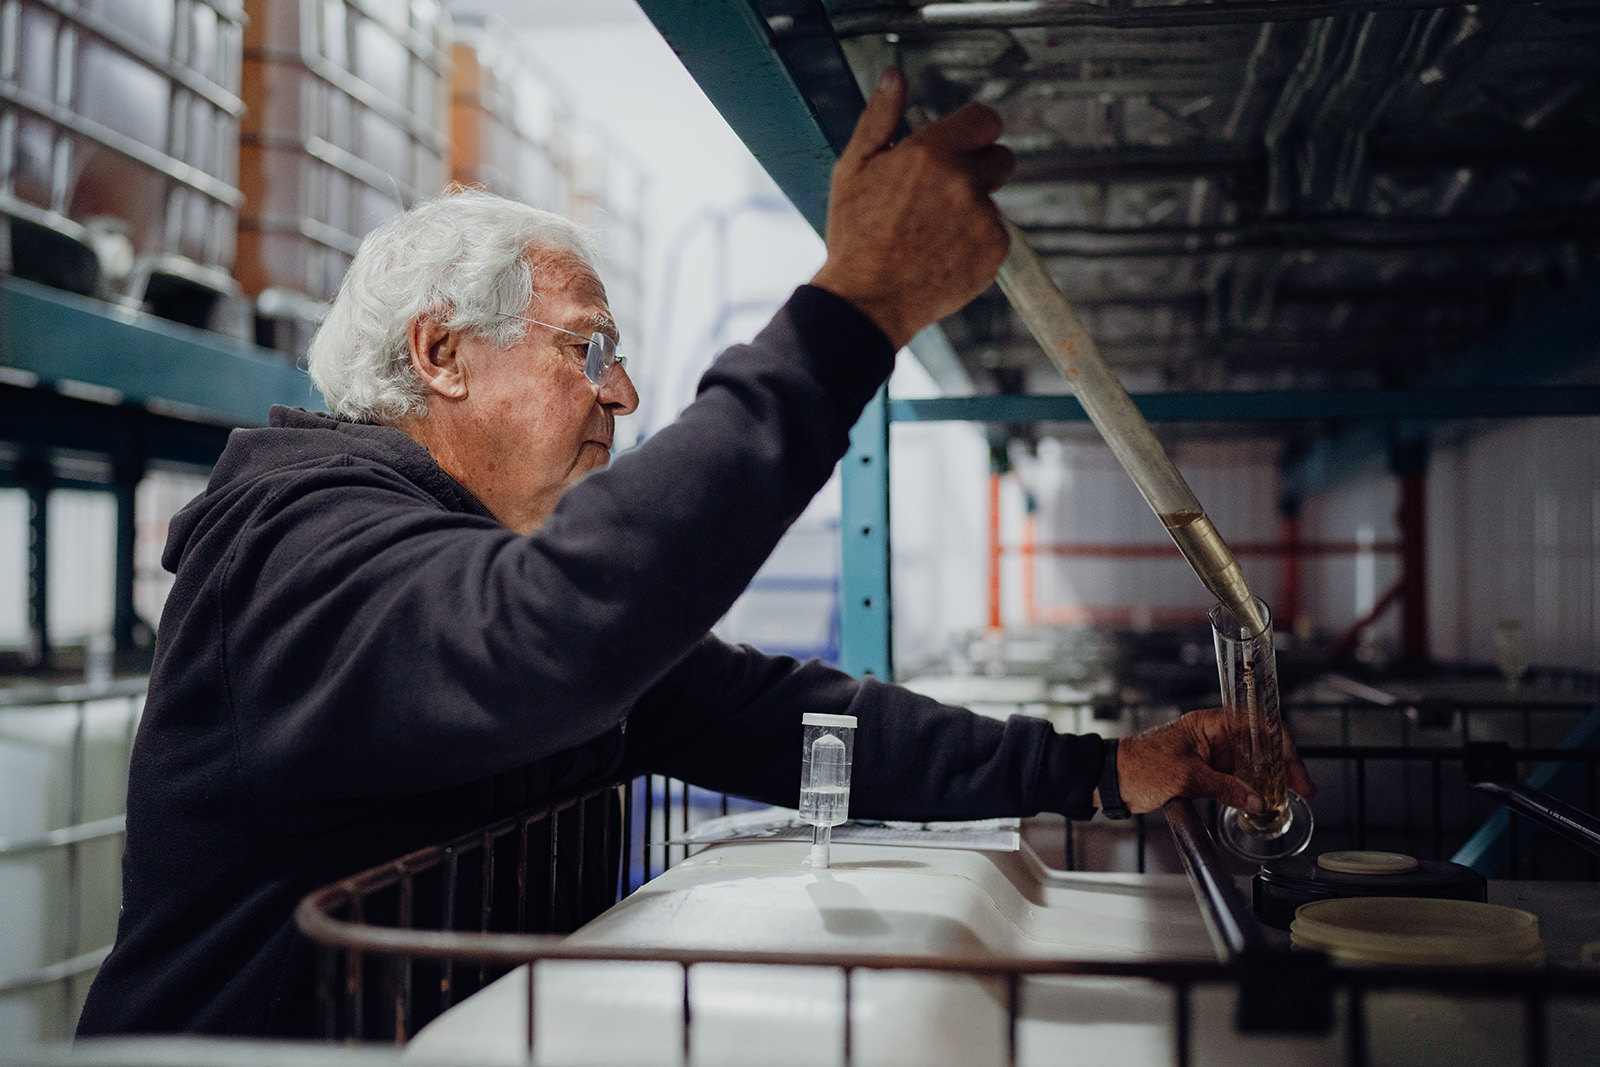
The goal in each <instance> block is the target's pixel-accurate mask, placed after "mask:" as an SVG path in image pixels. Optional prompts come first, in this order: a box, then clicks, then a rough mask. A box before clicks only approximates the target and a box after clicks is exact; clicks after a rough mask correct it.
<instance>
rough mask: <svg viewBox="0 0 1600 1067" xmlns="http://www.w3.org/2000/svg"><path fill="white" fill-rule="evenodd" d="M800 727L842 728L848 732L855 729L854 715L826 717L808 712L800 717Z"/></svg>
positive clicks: (818, 712)
mask: <svg viewBox="0 0 1600 1067" xmlns="http://www.w3.org/2000/svg"><path fill="white" fill-rule="evenodd" d="M800 725H801V726H842V727H845V728H847V729H850V730H854V729H855V728H856V717H855V716H854V715H827V714H824V713H823V712H820V711H808V712H806V713H805V714H804V715H802V716H800Z"/></svg>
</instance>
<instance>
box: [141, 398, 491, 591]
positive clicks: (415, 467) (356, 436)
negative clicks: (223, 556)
mask: <svg viewBox="0 0 1600 1067" xmlns="http://www.w3.org/2000/svg"><path fill="white" fill-rule="evenodd" d="M352 462H354V463H370V464H376V465H378V466H382V467H388V468H390V469H392V470H393V471H394V472H395V473H396V474H398V475H399V476H400V477H401V478H403V479H405V480H406V481H408V482H410V483H412V484H413V485H416V486H419V487H420V488H421V489H423V490H424V491H425V492H427V493H428V494H429V495H430V496H432V497H433V498H434V499H436V500H437V501H438V502H439V505H440V506H441V507H442V508H444V509H445V510H447V511H463V512H467V513H469V514H474V515H482V516H484V517H485V518H489V519H493V518H494V515H493V514H492V513H491V512H490V511H489V509H488V508H487V507H485V506H484V505H483V503H482V502H481V501H479V500H478V498H477V497H475V496H473V495H472V494H471V493H470V492H468V491H467V489H466V488H465V487H464V486H463V485H462V484H461V483H460V482H458V481H456V480H455V479H454V478H452V477H450V475H448V474H446V473H445V472H444V470H443V469H442V468H441V467H440V466H439V465H438V464H437V463H435V462H434V461H433V457H432V456H430V455H429V454H428V451H427V449H425V448H423V447H422V446H421V445H419V444H418V443H417V442H416V441H415V440H413V439H412V438H411V437H410V436H409V435H408V434H406V433H405V432H404V431H402V430H397V429H395V428H394V427H392V426H378V425H374V424H371V423H360V422H347V421H345V420H343V419H337V418H334V417H333V416H331V415H324V414H321V413H318V412H311V411H305V410H303V409H301V408H289V407H282V406H274V407H273V408H272V411H271V412H270V414H269V415H268V419H267V425H266V426H265V427H262V428H256V429H248V430H234V431H233V432H232V433H231V434H229V435H228V445H227V447H226V448H225V449H223V451H222V456H221V457H220V458H219V459H218V460H217V465H216V467H215V468H213V470H212V472H211V480H210V481H209V482H208V483H207V484H206V490H205V492H204V493H201V494H200V495H199V496H198V497H196V498H195V499H194V500H192V501H190V502H189V503H188V504H187V505H185V506H184V508H183V510H181V511H179V512H178V514H177V515H175V516H173V519H172V522H171V524H170V526H169V528H168V532H167V546H166V549H165V551H163V552H162V555H161V565H162V566H163V567H164V568H166V569H167V570H169V571H171V572H173V573H177V570H178V565H179V564H180V563H181V562H182V561H183V558H184V556H185V555H186V554H187V553H188V551H189V549H190V546H191V545H192V543H193V542H194V540H195V539H196V537H197V536H198V534H199V533H200V532H201V531H203V530H206V529H209V528H211V527H212V526H214V525H215V524H216V523H218V522H219V521H221V520H222V519H223V516H224V513H225V512H227V511H229V510H231V509H234V508H238V507H241V506H246V507H250V506H253V505H254V503H255V502H258V501H259V499H260V498H261V497H262V496H263V494H267V495H270V493H271V492H272V490H273V489H274V488H275V486H276V484H277V483H278V481H279V480H280V479H281V478H282V477H283V475H284V474H285V473H287V472H290V471H298V470H304V469H306V468H308V467H317V466H332V465H342V464H348V463H352Z"/></svg>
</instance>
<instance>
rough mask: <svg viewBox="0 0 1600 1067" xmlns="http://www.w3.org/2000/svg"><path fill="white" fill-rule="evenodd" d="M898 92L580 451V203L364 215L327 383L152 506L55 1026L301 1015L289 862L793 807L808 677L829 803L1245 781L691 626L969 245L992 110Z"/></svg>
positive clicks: (972, 254) (1205, 728)
mask: <svg viewBox="0 0 1600 1067" xmlns="http://www.w3.org/2000/svg"><path fill="white" fill-rule="evenodd" d="M903 104H904V87H903V82H902V81H901V79H900V78H899V77H898V75H896V74H893V73H891V74H890V75H888V76H887V77H886V79H885V82H884V84H883V85H882V86H880V88H879V91H878V92H877V93H876V94H875V95H874V97H873V99H872V101H871V102H870V103H869V105H868V107H867V110H866V111H865V113H864V114H863V116H862V119H861V122H860V124H859V126H858V128H857V130H856V133H855V137H854V139H853V140H852V142H851V144H850V146H849V148H848V150H847V151H846V152H845V153H844V155H843V157H842V158H841V159H840V161H839V164H838V166H837V168H836V170H835V174H834V184H833V201H832V206H831V211H830V216H829V223H828V234H827V238H828V241H827V243H828V255H827V260H826V263H825V264H824V265H823V267H822V269H821V270H820V271H819V272H818V273H817V275H816V277H815V278H814V279H813V280H812V283H811V284H810V285H808V286H803V287H801V288H800V289H799V290H798V291H797V292H796V293H795V294H794V296H793V297H792V298H791V299H790V301H789V302H788V304H787V305H786V306H785V307H784V308H783V309H782V310H781V311H779V313H778V314H777V316H776V317H775V318H774V319H773V321H772V323H771V324H770V325H769V326H767V327H766V329H764V330H763V331H762V332H761V334H760V335H759V336H758V337H757V338H756V339H755V340H754V341H753V342H752V343H750V344H748V345H740V346H735V347H734V348H732V349H730V350H728V351H727V352H726V353H724V354H723V355H722V356H721V357H720V358H719V359H718V360H717V362H716V364H715V365H714V366H713V367H712V368H711V370H710V371H708V372H707V374H706V375H705V377H704V379H703V380H702V381H701V383H700V389H699V396H698V399H697V400H696V401H695V402H694V404H692V405H691V406H690V407H689V408H688V410H686V411H685V412H684V414H683V416H682V417H681V418H680V419H679V420H678V422H677V423H676V424H674V425H673V426H671V427H669V428H668V429H666V430H664V431H663V432H661V433H659V434H657V435H656V436H654V437H653V438H652V439H651V440H650V441H649V442H648V443H646V444H645V445H643V446H642V447H640V448H638V449H636V450H634V451H633V452H631V453H629V454H627V455H625V456H621V457H619V458H618V459H617V460H616V462H615V463H610V462H609V461H610V458H611V446H612V434H613V428H614V424H615V420H616V418H617V416H619V415H623V414H626V413H628V412H630V411H632V410H633V409H634V407H635V406H636V404H637V403H638V394H637V393H636V392H635V390H634V386H633V383H632V381H631V380H630V379H629V377H628V373H627V369H626V367H625V364H624V361H623V359H622V358H620V357H618V356H617V354H616V352H617V347H616V346H617V342H618V338H617V336H616V329H615V326H614V324H613V321H612V319H611V315H610V312H609V310H608V308H607V304H606V296H605V290H604V288H603V287H602V285H601V283H600V279H599V273H598V264H597V259H596V255H595V251H594V246H593V243H592V240H591V238H590V236H589V235H588V234H587V233H586V232H585V231H583V230H582V229H580V228H579V227H577V226H576V225H574V224H572V223H570V222H567V221H565V220H563V219H560V218H557V217H555V216H552V215H550V214H548V213H546V212H541V211H537V210H535V209H532V208H529V207H526V206H524V205H520V204H516V203H513V202H509V201H504V200H499V199H496V198H494V197H490V196H488V195H486V194H481V193H466V194H462V195H460V196H455V197H449V198H445V199H441V200H435V201H432V202H429V203H425V204H421V205H419V206H417V207H416V208H414V209H413V210H412V211H410V212H408V213H407V214H406V215H405V216H403V217H402V218H400V219H398V220H396V221H394V222H392V223H390V224H389V225H387V226H384V227H383V228H381V229H379V230H377V231H375V232H374V233H373V234H372V235H371V236H370V237H369V238H368V239H367V241H366V242H365V244H364V245H363V246H362V248H361V250H360V253H359V254H358V255H357V256H356V259H355V262H354V264H353V265H352V267H351V269H350V272H349V275H348V277H347V278H346V280H345V283H344V286H343V288H342V290H341V292H340V294H339V297H338V299H337V300H336V301H335V303H334V306H333V309H332V311H331V313H330V315H329V317H328V320H327V322H326V324H325V325H324V326H323V328H322V330H321V332H320V333H319V335H318V337H317V339H316V342H315V344H314V345H313V347H312V353H311V368H312V375H313V378H314V379H315V381H316V383H317V385H318V387H319V388H320V389H321V390H322V392H323V394H324V396H325V397H326V398H327V402H328V407H329V408H330V410H331V411H332V412H333V413H334V415H333V417H326V416H322V415H313V414H308V413H306V412H303V411H290V410H284V409H276V410H274V411H273V413H272V419H271V425H270V426H269V427H268V428H266V429H261V430H246V431H240V432H238V433H235V434H234V435H233V437H232V438H231V440H230V441H229V444H228V448H227V450H226V452H225V453H224V455H223V457H222V459H221V460H220V462H219V463H218V465H217V468H216V471H215V473H214V474H213V476H212V479H211V482H210V485H209V487H208V488H207V491H206V492H205V493H204V494H203V495H202V496H201V497H200V498H198V499H197V500H195V501H194V502H193V503H192V504H190V505H189V506H188V507H187V508H186V509H185V510H184V511H183V513H182V514H180V515H179V516H178V517H177V519H176V520H175V521H174V523H173V525H172V531H171V536H170V540H169V543H168V545H167V550H166V557H165V560H164V562H165V564H166V565H167V566H168V567H169V568H171V569H173V570H175V571H176V573H177V580H176V583H175V585H174V587H173V591H172V596H171V599H170V600H169V602H168V604H167V608H166V610H165V612H164V613H163V615H162V620H161V631H160V635H159V638H158V642H157V645H158V647H157V656H156V663H155V666H154V669H153V672H152V675H151V688H150V698H149V703H148V705H147V708H146V712H145V719H144V723H143V727H142V728H141V731H140V735H139V740H138V744H137V746H136V750H135V755H134V762H133V768H132V773H131V781H130V790H129V811H128V848H127V855H126V860H125V908H124V914H123V918H122V923H121V927H120V930H119V934H118V939H117V945H116V947H115V949H114V950H113V952H112V954H111V956H110V958H109V959H108V960H107V961H106V964H105V966H104V968H103V970H102V971H101V973H100V975H99V977H98V978H97V980H96V982H95V985H94V987H93V989H92V990H91V993H90V997H89V1001H88V1004H87V1007H86V1008H85V1010H84V1015H83V1021H82V1024H81V1027H80V1031H79V1032H80V1034H104V1033H116V1032H138V1031H205V1032H229V1033H248V1034H308V1033H310V1031H311V977H310V952H309V947H308V945H307V944H306V943H305V941H304V940H303V939H302V938H301V937H300V936H299V934H298V933H297V932H296V930H295V927H294V924H293V920H292V911H293V909H294V906H295V904H296V902H297V901H298V900H299V899H300V897H301V896H303V895H304V894H305V893H307V892H308V891H310V890H312V889H314V888H316V887H318V886H321V885H323V884H326V883H327V882H329V881H332V880H334V879H336V878H338V877H341V876H343V875H347V874H349V873H351V872H354V871H357V870H361V869H363V868H365V867H367V866H371V865H373V864H376V863H379V862H382V861H384V860H387V859H390V858H392V857H395V856H398V855H401V854H403V853H405V852H406V851H408V850H411V849H414V848H417V847H419V846H422V845H425V844H428V843H431V842H434V841H438V840H440V839H444V838H447V837H449V836H452V835H455V834H459V833H461V832H464V831H465V830H467V829H469V828H471V827H473V826H477V825H482V824H484V823H487V822H489V821H491V820H493V819H494V818H497V817H499V816H502V815H504V814H507V813H509V812H511V811H514V810H517V809H519V808H522V807H525V806H527V805H530V804H532V803H534V802H536V801H538V800H540V799H542V798H546V797H550V796H553V795H556V794H559V793H562V792H566V791H571V790H573V789H576V788H578V787H581V786H584V785H587V784H594V783H598V782H601V781H605V780H609V779H611V778H613V777H615V776H617V775H619V774H625V773H633V772H642V771H644V770H650V771H656V772H663V773H667V774H672V775H676V776H678V777H682V778H685V779H688V780H690V781H693V782H695V783H697V784H700V785H704V786H706V787H709V788H713V789H719V790H725V791H728V792H732V793H738V794H742V795H745V796H750V797H755V798H759V799H762V800H766V801H772V802H777V803H786V804H791V805H792V804H794V803H795V800H796V796H797V793H798V770H799V768H798V759H797V753H798V750H799V739H800V718H801V715H802V714H803V713H804V712H807V711H830V712H850V713H853V714H855V715H857V716H858V718H859V720H860V728H859V730H858V733H857V738H856V748H855V760H856V763H857V776H856V781H857V789H856V793H855V796H854V798H853V803H854V807H855V810H856V811H857V812H858V813H860V814H862V815H869V816H879V817H890V818H893V817H946V818H961V817H980V816H996V815H1010V814H1031V813H1034V812H1037V811H1040V810H1051V811H1057V812H1064V813H1066V814H1069V815H1072V816H1074V817H1077V818H1085V817H1087V816H1089V815H1090V814H1091V813H1092V811H1093V810H1094V808H1095V806H1096V805H1099V804H1103V805H1105V806H1108V807H1118V806H1119V802H1118V800H1117V798H1116V792H1117V788H1118V772H1119V770H1120V791H1121V794H1122V798H1123V800H1124V801H1125V802H1126V805H1127V807H1128V808H1131V809H1132V810H1135V811H1148V810H1151V809H1153V808H1154V807H1156V806H1158V805H1159V804H1161V803H1162V802H1164V801H1165V800H1167V799H1168V798H1169V797H1171V796H1173V795H1175V794H1178V793H1187V794H1198V795H1208V796H1214V797H1217V798H1219V799H1222V800H1224V801H1226V802H1228V803H1232V804H1236V805H1249V804H1251V803H1252V802H1253V803H1255V804H1259V800H1258V799H1254V798H1252V797H1251V796H1250V795H1249V791H1248V790H1247V788H1246V787H1245V786H1244V784H1243V783H1242V782H1240V781H1239V780H1238V779H1236V778H1233V777H1231V776H1230V775H1228V774H1226V773H1224V772H1225V771H1226V770H1227V769H1228V767H1229V757H1228V752H1227V748H1226V744H1225V743H1224V742H1222V741H1221V740H1220V732H1219V731H1218V730H1217V722H1216V718H1215V717H1214V716H1211V715H1209V714H1196V715H1191V716H1188V717H1186V718H1185V719H1184V720H1180V722H1179V723H1178V724H1175V725H1174V726H1172V727H1169V728H1166V729H1164V730H1162V731H1158V732H1156V733H1154V734H1150V735H1146V736H1144V737H1141V738H1139V739H1136V740H1133V741H1129V742H1125V743H1124V744H1123V746H1122V748H1121V752H1120V755H1119V754H1118V753H1117V751H1116V749H1115V748H1114V747H1113V746H1110V745H1108V744H1107V743H1105V742H1103V741H1102V740H1101V739H1100V738H1099V737H1097V736H1094V735H1088V736H1084V737H1072V736H1058V735H1056V734H1054V733H1052V731H1051V730H1050V728H1049V726H1048V725H1047V724H1045V723H1043V722H1040V721H1038V720H1028V719H1020V718H1019V719H1014V720H1012V721H1010V722H1006V723H1000V722H995V721H991V720H988V719H984V718H980V717H978V716H976V715H973V714H971V713H969V712H967V711H964V710H960V709H956V708H949V707H944V706H941V705H939V704H936V703H934V702H932V701H930V700H927V699H925V698H921V697H918V696H915V695H913V694H911V693H908V692H906V691H904V690H902V689H899V688H896V687H894V686H891V685H886V684H882V683H879V682H875V681H871V680H866V681H862V680H858V679H855V678H851V677H848V676H846V675H844V674H841V673H839V672H837V671H834V670H831V669H829V668H827V667H824V666H822V665H820V664H818V663H809V664H800V663H796V662H794V661H793V660H789V659H784V658H778V657H768V656H764V655H762V654H760V653H758V652H756V651H755V650H753V649H749V648H743V647H730V646H728V645H726V644H723V643H722V642H720V641H718V640H716V639H715V638H713V637H711V636H710V635H709V630H710V627H711V626H712V624H713V623H715V622H716V620H717V619H718V618H720V617H721V616H722V615H723V613H724V612H725V611H726V610H727V609H728V607H729V605H731V604H732V603H733V601H734V599H735V598H736V597H737V596H738V595H739V593H740V591H741V590H742V589H743V588H744V586H745V584H746V583H747V582H748V581H749V580H750V578H751V576H752V575H754V574H755V572H756V570H757V568H758V567H759V566H760V565H761V563H762V561H763V560H764V559H765V558H766V556H767V554H768V553H769V552H770V551H771V550H772V548H773V546H774V545H775V544H776V543H777V541H778V538H779V537H780V536H781V535H782V534H783V532H784V530H785V528H786V527H787V526H788V525H789V523H790V522H791V521H792V520H793V519H794V518H795V516H797V515H799V514H800V512H801V510H802V509H803V508H804V507H805V506H806V503H807V501H809V500H810V498H811V497H812V495H813V494H814V493H815V492H816V491H817V490H818V489H819V488H821V486H822V485H823V483H824V482H825V481H826V480H827V479H828V477H829V474H830V472H831V471H832V469H833V467H834V465H835V463H837V461H838V460H839V458H840V456H841V455H842V454H843V453H844V450H845V448H846V445H847V433H848V430H849V428H850V426H851V425H852V423H854V421H855V420H856V418H857V417H858V416H859V414H860V412H861V410H862V408H863V406H864V405H865V404H866V402H867V401H868V399H869V398H870V397H871V396H872V395H873V393H874V392H875V391H876V389H877V388H878V387H879V385H881V384H882V382H883V381H884V379H885V378H886V377H887V375H888V374H889V371H890V368H891V366H892V364H893V360H894V356H895V352H896V351H897V350H898V349H899V348H900V347H901V346H902V345H904V344H905V343H906V342H907V341H908V340H909V339H910V338H911V336H912V335H913V334H914V333H915V332H916V331H917V330H918V329H920V328H921V327H923V326H924V325H926V324H928V323H930V322H933V321H935V320H936V319H938V318H940V317H942V316H944V315H946V314H949V313H950V312H952V311H954V310H956V309H958V308H960V307H961V306H962V305H963V304H965V303H966V302H967V301H968V300H970V299H971V298H972V297H973V296H974V295H975V294H976V293H978V292H979V291H980V290H981V289H982V288H984V287H985V286H986V285H987V284H989V282H990V281H991V280H992V278H993V277H994V273H995V270H996V268H997V267H998V265H999V263H1000V260H1001V259H1002V258H1003V256H1004V254H1005V251H1006V237H1005V234H1004V231H1003V229H1002V228H1001V226H1000V223H999V219H998V216H997V214H996V211H995V208H994V205H993V203H992V201H991V200H990V198H989V194H990V192H992V190H993V189H995V188H996V187H998V186H999V185H1000V184H1001V183H1002V182H1003V181H1004V180H1005V178H1006V177H1007V175H1008V174H1009V171H1010V167H1011V159H1010V154H1009V153H1008V152H1007V151H1006V150H1005V149H1003V148H1001V147H999V146H997V145H996V144H995V143H994V142H995V138H996V137H997V136H998V134H999V126H998V123H997V121H996V119H995V117H994V115H993V114H992V113H991V112H988V111H987V110H985V109H982V108H976V107H974V108H969V109H967V110H963V111H961V112H957V113H956V114H954V115H952V116H950V117H948V118H947V119H945V120H944V121H941V122H939V123H936V124H933V125H931V126H928V127H926V128H924V129H922V130H921V131H919V132H918V133H916V134H914V135H912V136H911V137H909V138H907V139H906V140H904V141H903V142H901V143H899V144H898V145H891V136H892V133H893V131H894V129H895V128H896V125H897V123H898V120H899V117H900V112H901V108H902V107H903ZM1108 753H1109V756H1108ZM1291 773H1292V781H1293V784H1295V785H1297V786H1299V787H1301V788H1304V787H1305V784H1306V783H1305V782H1304V774H1303V770H1302V769H1301V768H1299V766H1298V764H1296V765H1294V767H1293V769H1292V772H1291Z"/></svg>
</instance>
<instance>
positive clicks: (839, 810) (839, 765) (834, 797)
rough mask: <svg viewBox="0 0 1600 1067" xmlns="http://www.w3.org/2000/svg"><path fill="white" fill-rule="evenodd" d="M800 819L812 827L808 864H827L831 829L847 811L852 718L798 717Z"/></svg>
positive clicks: (852, 749)
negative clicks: (799, 737)
mask: <svg viewBox="0 0 1600 1067" xmlns="http://www.w3.org/2000/svg"><path fill="white" fill-rule="evenodd" d="M800 727H801V731H802V734H801V744H800V818H801V819H803V820H804V821H806V822H808V823H810V824H811V826H812V839H811V854H810V855H809V856H807V857H806V863H807V865H809V866H812V867H826V866H827V865H828V851H829V845H830V844H831V842H832V840H833V828H834V827H835V826H838V825H839V824H840V823H842V822H844V821H845V819H846V818H847V817H848V816H849V813H850V762H851V758H852V757H853V756H854V753H855V740H856V717H855V716H854V715H825V714H822V713H820V712H807V713H806V714H805V715H802V716H801V717H800Z"/></svg>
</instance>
